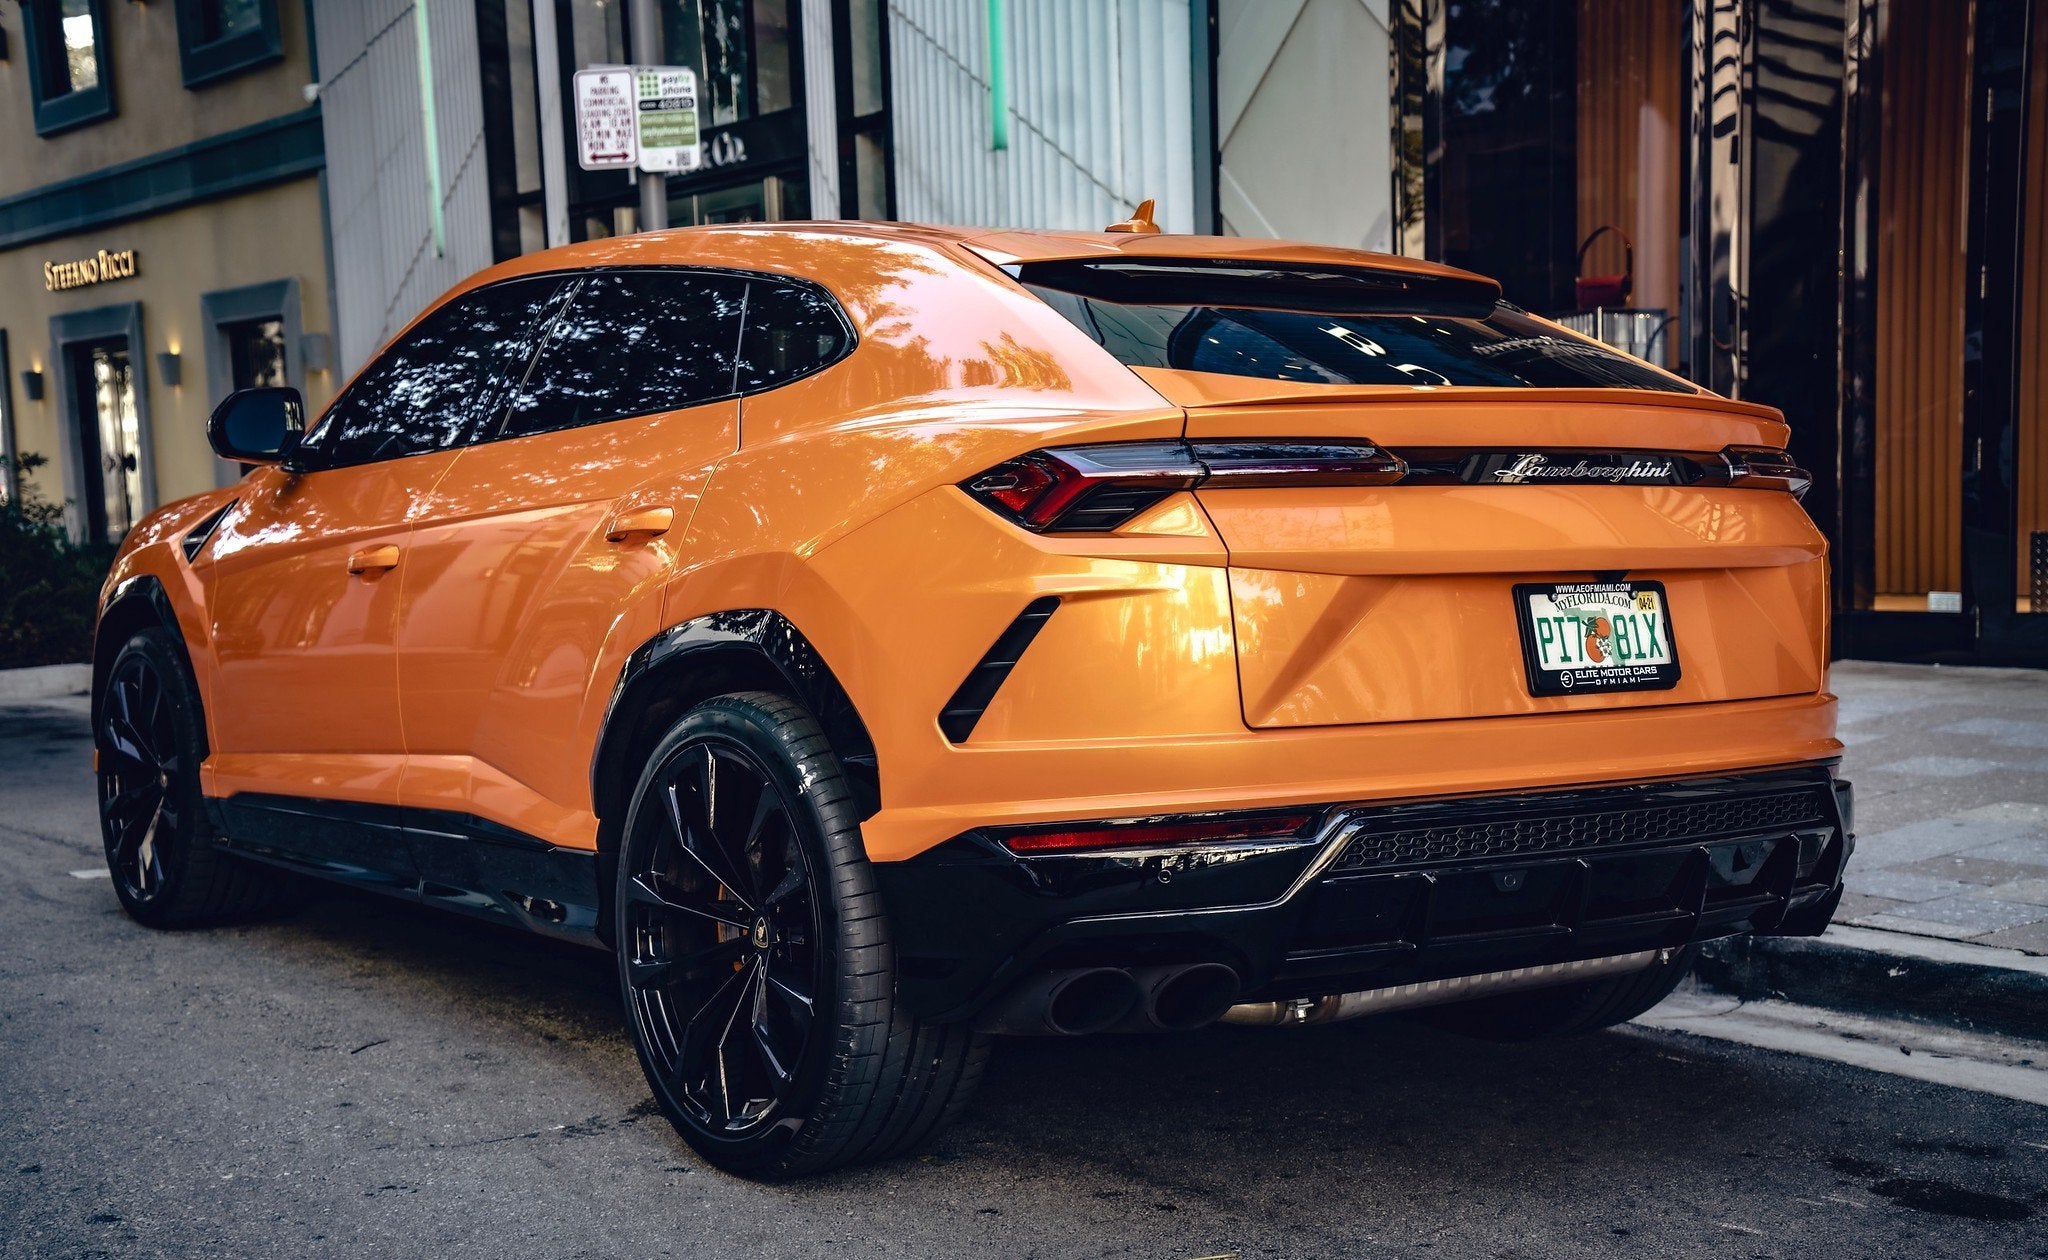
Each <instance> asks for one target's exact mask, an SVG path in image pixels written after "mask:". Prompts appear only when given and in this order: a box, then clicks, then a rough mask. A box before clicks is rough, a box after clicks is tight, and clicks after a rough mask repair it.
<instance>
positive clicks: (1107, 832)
mask: <svg viewBox="0 0 2048 1260" xmlns="http://www.w3.org/2000/svg"><path fill="white" fill-rule="evenodd" d="M1315 818H1316V815H1314V814H1306V813H1294V814H1210V815H1206V816H1205V815H1189V816H1186V817H1182V818H1147V819H1130V820H1127V821H1123V822H1099V823H1068V824H1064V825H1061V826H1057V827H1049V828H1046V829H1044V830H1038V829H1035V828H1020V829H1018V830H1016V831H1005V832H1003V833H1001V834H1000V836H999V838H1000V839H1001V840H1002V842H1003V846H1004V847H1005V848H1007V849H1009V850H1010V852H1012V853H1016V854H1019V855H1025V856H1028V855H1031V854H1039V853H1088V852H1105V851H1108V850H1114V849H1155V848H1199V847H1201V846H1203V845H1209V844H1235V843H1241V842H1244V841H1248V840H1290V839H1298V838H1300V837H1301V833H1302V831H1303V829H1304V828H1306V827H1307V826H1308V825H1309V824H1310V823H1311V822H1314V821H1315Z"/></svg>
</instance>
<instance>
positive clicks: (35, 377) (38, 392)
mask: <svg viewBox="0 0 2048 1260" xmlns="http://www.w3.org/2000/svg"><path fill="white" fill-rule="evenodd" d="M21 392H22V393H24V394H27V395H28V400H29V401H30V402H41V401H43V374H42V373H41V372H38V371H36V370H35V369H34V368H30V369H29V370H28V371H26V372H23V373H22V374H21Z"/></svg>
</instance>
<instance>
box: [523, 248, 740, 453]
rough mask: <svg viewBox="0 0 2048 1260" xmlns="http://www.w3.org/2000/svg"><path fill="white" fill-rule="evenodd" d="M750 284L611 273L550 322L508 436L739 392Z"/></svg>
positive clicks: (586, 284) (680, 274)
mask: <svg viewBox="0 0 2048 1260" xmlns="http://www.w3.org/2000/svg"><path fill="white" fill-rule="evenodd" d="M746 291H747V282H746V281H745V280H743V279H737V278H734V277H729V276H721V275H700V274H697V273H693V272H685V271H624V272H602V273H599V274H597V275H593V276H590V277H589V278H587V279H585V280H584V281H583V282H582V283H581V285H579V286H578V288H577V290H576V293H575V295H574V296H573V297H571V298H570V300H569V304H568V305H567V306H566V307H565V308H564V309H563V311H562V314H561V315H560V316H559V317H558V318H556V320H555V322H554V323H553V324H552V325H550V326H549V328H548V331H547V336H546V337H545V339H544V340H543V343H542V346H541V353H540V359H539V361H537V362H536V363H535V364H534V366H533V370H532V371H531V372H530V373H529V374H528V375H527V380H526V386H525V388H523V389H522V390H520V391H519V397H518V399H517V400H516V402H515V403H514V406H513V409H512V413H511V415H510V416H508V417H507V418H506V422H505V428H504V433H503V436H505V437H519V436H522V435H525V434H530V433H547V432H551V431H553V430H555V429H568V428H574V427H575V426H577V425H584V424H598V423H601V422H603V421H606V420H620V419H624V418H625V417H627V416H643V415H647V414H650V413H652V412H657V411H674V410H675V409H676V408H678V407H689V406H693V405H695V404H697V403H702V402H709V401H711V400H712V399H714V398H726V397H730V396H731V395H732V392H733V357H734V354H735V352H736V351H737V350H738V348H739V339H740V307H741V304H742V302H743V300H744V299H745V296H746Z"/></svg>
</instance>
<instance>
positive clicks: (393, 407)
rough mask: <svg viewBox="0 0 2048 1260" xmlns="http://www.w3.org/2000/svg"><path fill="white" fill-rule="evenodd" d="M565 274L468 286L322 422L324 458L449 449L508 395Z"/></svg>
mask: <svg viewBox="0 0 2048 1260" xmlns="http://www.w3.org/2000/svg"><path fill="white" fill-rule="evenodd" d="M562 285H563V281H562V279H561V277H559V276H537V277H535V278H533V279H531V280H512V281H508V282H506V283H504V284H496V285H492V286H491V287H490V288H487V289H480V290H478V291H477V292H475V293H470V294H465V295H464V296H462V297H459V298H456V299H455V300H454V301H452V302H450V303H448V304H447V305H446V306H443V307H442V308H441V309H439V310H437V311H435V312H434V313H433V314H431V315H429V316H427V317H426V319H424V320H422V321H420V324H419V326H418V327H416V328H414V329H413V330H412V331H411V332H409V333H407V334H406V335H405V336H404V337H402V338H400V339H399V340H398V342H396V343H395V344H394V345H392V346H391V347H390V348H389V349H387V350H386V351H385V352H384V353H383V354H382V355H380V356H378V358H377V359H376V361H375V362H373V363H371V364H370V366H369V367H368V368H365V369H364V370H363V373H362V375H361V376H358V377H357V378H356V380H355V383H354V384H352V385H350V386H349V388H348V392H347V393H345V394H343V395H342V396H341V398H340V399H338V400H337V401H336V402H335V404H334V407H333V409H332V410H330V411H329V412H328V414H327V418H326V419H325V420H324V421H322V422H321V425H320V428H319V431H318V433H317V434H316V435H315V438H314V441H313V449H314V450H316V451H317V452H318V453H319V458H320V461H321V462H322V463H324V464H360V463H365V462H368V461H370V460H379V459H397V458H400V457H402V456H406V455H419V454H422V453H424V452H427V451H439V450H445V449H447V448H448V447H451V446H455V445H457V444H459V443H461V442H465V441H468V440H470V439H471V435H473V434H474V433H476V432H477V431H478V429H479V428H480V427H481V426H482V425H483V424H484V423H485V422H486V421H487V420H488V418H489V416H490V415H491V414H492V413H493V412H495V411H496V410H497V409H498V408H499V407H501V406H502V405H503V404H504V400H505V396H506V393H507V391H508V389H509V386H510V384H511V383H512V382H513V381H516V380H517V379H518V377H519V374H520V372H521V371H522V370H523V369H524V367H525V364H526V361H527V359H528V358H529V357H530V354H531V350H532V344H533V343H532V338H533V336H534V334H535V333H536V332H537V331H538V330H539V328H540V326H541V325H542V323H543V322H544V321H545V319H546V317H547V313H548V310H549V309H550V308H551V306H552V305H553V302H554V298H555V295H556V294H558V293H559V292H560V291H561V289H562Z"/></svg>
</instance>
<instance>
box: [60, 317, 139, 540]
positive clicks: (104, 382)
mask: <svg viewBox="0 0 2048 1260" xmlns="http://www.w3.org/2000/svg"><path fill="white" fill-rule="evenodd" d="M70 357H71V364H70V367H71V371H72V373H73V376H72V380H73V381H74V383H75V385H74V389H73V391H72V398H73V399H75V400H76V406H77V409H78V414H77V415H76V416H74V417H73V423H74V424H75V425H76V426H77V433H78V450H79V452H80V454H81V456H82V460H81V469H80V471H81V472H82V473H83V482H84V493H83V494H82V495H81V496H80V499H81V503H82V504H83V507H84V510H85V516H86V536H87V537H89V538H104V539H106V540H107V541H108V542H119V541H120V540H121V539H122V538H123V537H125V536H126V535H127V533H128V530H129V527H130V526H132V525H134V523H135V518H136V516H138V515H139V514H140V513H141V512H142V510H143V497H142V460H141V457H140V455H139V453H138V452H139V451H140V449H141V441H142V434H141V426H140V421H139V419H138V417H137V415H136V411H135V375H134V371H133V368H132V366H131V364H130V362H129V357H128V339H127V338H126V337H114V338H109V339H107V340H105V341H92V342H85V343H83V344H79V345H74V346H72V347H70Z"/></svg>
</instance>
